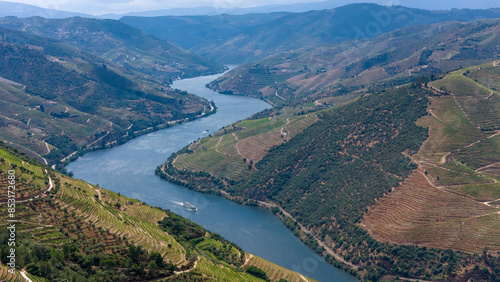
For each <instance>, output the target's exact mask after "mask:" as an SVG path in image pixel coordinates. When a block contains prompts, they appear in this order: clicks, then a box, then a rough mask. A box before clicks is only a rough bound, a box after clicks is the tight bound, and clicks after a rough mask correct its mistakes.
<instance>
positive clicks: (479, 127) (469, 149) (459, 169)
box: [363, 62, 500, 253]
mask: <svg viewBox="0 0 500 282" xmlns="http://www.w3.org/2000/svg"><path fill="white" fill-rule="evenodd" d="M499 78H500V67H499V66H497V64H496V63H495V62H494V63H489V64H485V65H481V66H478V67H473V68H468V69H464V70H460V71H457V72H454V73H452V74H450V75H448V76H446V77H445V78H443V79H442V80H438V81H434V82H432V83H430V86H431V87H432V88H433V89H434V91H435V92H436V94H437V95H435V96H432V97H431V98H430V100H431V103H430V105H429V109H428V112H429V114H430V115H428V116H426V117H424V118H422V119H421V120H419V124H420V125H422V126H425V127H428V128H429V131H430V137H429V139H427V140H426V141H425V143H424V145H423V146H422V147H421V148H420V150H419V152H418V153H417V154H415V155H414V156H412V159H413V160H414V161H415V162H416V163H417V164H418V169H416V170H415V171H414V172H413V173H412V175H411V176H410V177H409V178H408V179H406V180H405V181H404V182H403V183H401V185H400V186H399V187H397V188H395V189H394V190H393V191H392V192H391V193H389V194H387V195H386V196H384V197H383V198H382V199H381V200H380V201H378V202H377V204H375V205H374V206H373V207H372V208H370V209H369V211H368V212H367V213H366V214H365V216H364V218H363V225H364V226H365V228H366V229H367V230H369V232H370V234H371V235H372V236H373V237H374V238H377V239H378V240H381V241H389V242H395V243H399V244H419V245H425V246H433V247H441V248H453V249H460V250H465V251H470V252H476V253H479V252H482V251H483V249H485V248H487V249H488V250H491V251H492V252H493V251H498V250H500V237H499V236H498V230H500V214H499V208H500V205H499V202H500V183H499V182H498V181H499V180H500V173H499V169H500V166H499V164H500V136H499V135H500V134H499V133H500V111H499V109H500V93H498V92H497V91H495V90H494V89H496V87H495V81H498V79H499ZM474 79H475V80H477V82H476V81H475V80H474ZM490 87H491V88H490Z"/></svg>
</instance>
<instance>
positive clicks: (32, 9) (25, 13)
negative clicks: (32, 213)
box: [0, 0, 500, 19]
mask: <svg viewBox="0 0 500 282" xmlns="http://www.w3.org/2000/svg"><path fill="white" fill-rule="evenodd" d="M366 2H368V1H363V0H339V1H336V0H329V1H323V2H312V3H296V4H274V5H265V6H258V7H251V8H238V7H233V6H230V5H229V6H227V7H222V6H216V5H212V6H199V7H191V8H172V9H158V10H151V11H140V12H129V13H122V14H120V13H107V14H102V15H98V16H95V15H90V14H85V13H76V12H68V11H62V10H57V9H46V8H41V7H37V6H34V5H28V4H23V3H16V2H6V1H0V17H6V16H16V17H22V18H26V17H33V16H39V17H44V18H67V17H75V16H80V17H92V18H93V17H96V18H107V19H119V18H121V17H124V16H136V17H158V16H167V15H169V16H193V15H220V14H229V15H243V14H250V13H273V12H293V13H299V12H306V11H311V10H324V9H333V8H336V7H340V6H343V5H347V4H350V3H366ZM369 2H370V3H376V4H379V5H387V4H390V3H388V2H387V1H385V0H372V1H369ZM394 4H396V5H402V6H405V7H411V8H419V9H427V10H450V9H453V8H459V9H462V8H471V7H474V9H488V8H492V7H500V4H498V3H496V2H495V1H474V3H468V2H467V1H462V2H459V3H457V1H448V0H446V1H432V0H422V1H415V0H407V1H395V2H394Z"/></svg>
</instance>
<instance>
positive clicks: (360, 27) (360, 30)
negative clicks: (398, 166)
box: [123, 3, 500, 63]
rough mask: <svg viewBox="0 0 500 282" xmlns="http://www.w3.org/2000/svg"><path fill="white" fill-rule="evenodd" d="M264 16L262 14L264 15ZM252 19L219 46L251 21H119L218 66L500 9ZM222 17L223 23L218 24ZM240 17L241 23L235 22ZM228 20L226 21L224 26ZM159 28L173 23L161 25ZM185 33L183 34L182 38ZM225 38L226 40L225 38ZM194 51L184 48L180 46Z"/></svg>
mask: <svg viewBox="0 0 500 282" xmlns="http://www.w3.org/2000/svg"><path fill="white" fill-rule="evenodd" d="M264 15H265V14H264ZM262 16H263V15H258V16H255V15H253V16H251V17H254V18H256V19H259V20H256V21H255V24H254V26H251V27H249V28H246V29H240V30H239V33H238V34H235V35H234V36H231V37H227V36H226V37H225V36H224V35H222V37H225V38H224V40H222V41H221V40H220V38H221V35H219V34H217V33H219V32H220V33H221V34H227V32H226V31H227V30H228V26H231V25H232V23H234V22H240V21H243V22H245V21H246V19H247V18H248V17H250V16H247V15H244V16H214V18H211V17H158V18H153V19H146V20H145V21H146V22H148V23H149V25H148V26H145V24H143V23H140V22H141V21H143V20H142V19H141V20H139V18H135V19H130V18H125V19H123V20H124V21H125V22H126V23H129V24H132V25H134V26H137V27H140V28H145V29H146V30H147V31H148V32H150V33H152V34H155V35H157V36H169V37H163V38H164V39H166V40H169V41H171V42H174V43H175V44H179V45H180V46H185V47H186V48H189V50H190V51H192V52H194V53H196V54H199V55H202V56H203V57H205V58H208V59H211V60H215V61H218V62H223V63H241V62H252V61H255V60H256V59H261V58H264V57H266V56H269V55H272V54H275V53H278V52H286V51H290V50H294V49H298V48H317V47H321V46H325V45H328V44H332V43H335V42H342V41H350V40H356V39H360V38H372V37H376V36H379V35H380V34H383V33H386V32H389V31H393V30H396V29H399V28H403V27H407V26H415V25H421V24H432V23H438V22H444V21H452V20H457V21H472V20H478V19H485V18H498V17H500V9H490V10H458V9H456V10H452V11H425V10H419V9H411V8H405V7H400V6H393V7H385V6H380V5H376V4H366V3H365V4H351V5H347V6H343V7H339V8H335V9H330V10H320V11H309V12H303V13H290V14H286V15H283V16H279V17H277V18H275V17H276V16H277V14H269V19H273V18H275V19H274V20H271V21H263V20H262V19H260V18H261V17H262ZM221 17H222V18H223V19H224V20H220V19H221ZM239 17H241V20H240V18H239ZM225 19H228V21H225ZM164 22H169V23H173V24H171V25H162V23H164ZM207 22H208V23H209V24H208V26H210V27H212V28H214V29H213V30H215V31H216V35H214V34H213V32H207V33H206V35H205V36H203V35H201V36H202V39H203V40H199V39H200V34H199V33H198V32H191V31H193V30H205V27H204V25H206V23H207ZM178 28H182V29H181V30H186V31H187V32H186V33H181V32H180V30H179V29H178ZM228 35H229V34H228ZM187 41H189V42H195V44H196V45H192V47H190V46H191V45H189V44H188V45H183V44H185V42H187Z"/></svg>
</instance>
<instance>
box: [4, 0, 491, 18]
mask: <svg viewBox="0 0 500 282" xmlns="http://www.w3.org/2000/svg"><path fill="white" fill-rule="evenodd" d="M4 1H7V2H18V3H24V4H31V5H35V6H39V7H42V8H50V9H56V10H62V11H70V12H80V13H86V14H93V15H100V14H105V13H127V12H139V11H151V10H161V9H170V8H189V7H198V6H210V7H215V8H216V9H217V8H220V9H221V10H222V9H227V8H235V7H240V8H246V7H255V6H263V5H270V4H293V3H312V2H322V1H321V0H4ZM323 1H324V0H323ZM332 1H336V2H338V3H339V6H340V5H345V4H346V3H348V2H371V3H377V4H382V5H391V4H396V5H402V6H407V7H413V8H422V9H451V8H479V9H485V8H491V7H500V0H351V1H349V0H332Z"/></svg>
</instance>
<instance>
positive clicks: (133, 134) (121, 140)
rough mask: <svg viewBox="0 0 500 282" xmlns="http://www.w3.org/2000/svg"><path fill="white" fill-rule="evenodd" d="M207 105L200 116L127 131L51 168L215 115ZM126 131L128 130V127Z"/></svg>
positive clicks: (212, 107) (61, 167)
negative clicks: (143, 136) (102, 144)
mask: <svg viewBox="0 0 500 282" xmlns="http://www.w3.org/2000/svg"><path fill="white" fill-rule="evenodd" d="M209 105H210V109H209V110H208V111H207V109H206V106H204V107H205V109H204V111H203V113H202V114H200V115H197V116H195V117H191V118H183V119H180V120H174V121H169V122H167V123H165V124H160V125H157V126H152V127H148V128H145V129H141V130H138V131H134V132H129V131H127V133H126V134H125V135H123V136H121V137H119V138H117V139H115V140H110V142H108V143H106V144H105V146H104V147H103V146H94V147H88V146H89V145H87V146H85V147H82V148H80V149H79V150H77V151H74V152H72V153H71V154H69V155H68V156H66V157H64V158H63V159H61V160H60V161H59V162H58V163H56V164H53V165H52V167H53V168H56V167H57V166H59V169H60V170H63V171H64V170H65V167H66V166H67V165H68V164H69V163H70V162H73V161H75V160H77V159H78V158H79V157H81V156H83V155H85V154H86V153H89V152H93V151H98V150H104V149H110V148H113V147H115V146H119V145H122V144H125V143H126V142H128V141H130V140H132V139H134V138H137V137H139V136H142V135H146V134H149V133H152V132H155V131H159V130H162V129H166V128H170V127H172V126H176V125H180V124H183V123H186V122H190V121H193V120H196V119H200V118H204V117H207V116H210V115H212V114H215V113H216V112H217V106H216V105H215V103H213V102H209ZM128 129H130V127H129V128H128ZM101 138H102V137H101ZM97 141H98V140H97ZM95 142H96V141H94V143H95ZM90 145H92V144H90ZM44 161H45V163H47V161H46V160H45V159H44Z"/></svg>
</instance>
